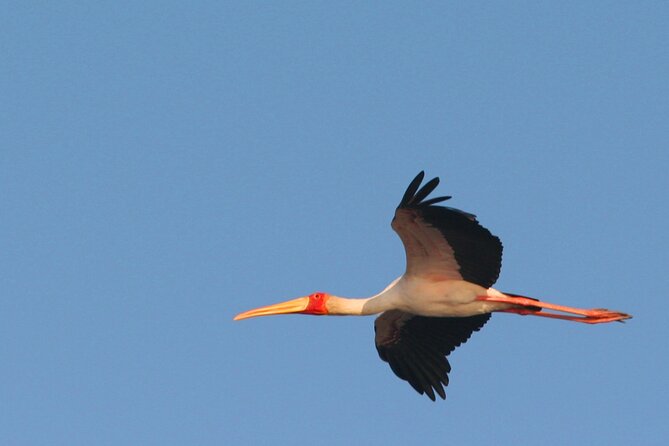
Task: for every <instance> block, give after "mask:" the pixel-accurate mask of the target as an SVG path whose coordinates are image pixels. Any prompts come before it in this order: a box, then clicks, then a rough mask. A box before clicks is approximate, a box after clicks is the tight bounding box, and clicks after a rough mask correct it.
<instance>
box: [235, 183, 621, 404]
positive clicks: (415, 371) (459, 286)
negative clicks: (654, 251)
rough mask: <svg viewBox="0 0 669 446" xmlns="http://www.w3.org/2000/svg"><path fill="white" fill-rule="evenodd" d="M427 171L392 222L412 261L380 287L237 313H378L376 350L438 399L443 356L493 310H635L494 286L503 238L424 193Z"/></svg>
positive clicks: (575, 315)
mask: <svg viewBox="0 0 669 446" xmlns="http://www.w3.org/2000/svg"><path fill="white" fill-rule="evenodd" d="M423 177H424V173H423V172H420V173H419V174H418V175H417V176H416V178H414V180H413V181H412V182H411V184H410V185H409V187H408V188H407V190H406V192H405V193H404V196H403V197H402V200H401V201H400V204H399V206H398V207H397V210H396V211H395V217H394V218H393V221H392V228H393V229H394V230H395V232H397V234H398V235H399V236H400V239H402V243H403V244H404V249H405V253H406V264H407V266H406V271H405V272H404V274H403V275H402V276H400V277H399V278H397V279H396V280H394V281H393V282H391V283H390V285H388V286H387V287H386V288H385V289H384V290H383V291H381V292H380V293H378V294H376V295H374V296H372V297H368V298H364V299H349V298H344V297H339V296H335V295H332V294H328V293H323V292H316V293H313V294H311V295H309V296H304V297H298V298H297V299H293V300H289V301H286V302H282V303H278V304H274V305H269V306H265V307H260V308H257V309H254V310H250V311H245V312H243V313H240V314H238V315H237V316H235V318H234V319H235V320H240V319H247V318H251V317H257V316H269V315H273V314H290V313H298V314H312V315H354V316H364V315H371V314H378V313H381V315H380V316H379V317H377V318H376V321H375V322H374V331H375V333H376V336H375V343H376V349H377V351H378V353H379V356H380V357H381V359H382V360H384V361H386V362H387V363H388V364H389V365H390V368H391V369H392V370H393V372H395V374H396V375H397V376H398V377H399V378H401V379H403V380H405V381H408V382H409V384H411V386H412V387H413V388H414V389H415V390H416V391H417V392H418V393H420V394H424V393H425V394H427V396H428V397H430V399H432V400H433V401H434V400H435V392H436V393H437V394H438V395H439V396H440V397H441V398H442V399H444V398H445V397H446V394H445V392H444V386H446V385H448V373H449V372H450V371H451V366H450V364H449V362H448V359H447V358H446V356H448V355H449V353H450V352H451V351H453V349H455V348H456V347H458V346H459V345H460V344H462V343H464V342H465V341H467V339H469V337H470V336H471V334H472V333H473V332H474V331H478V330H479V329H480V328H481V327H482V326H483V325H484V324H485V323H486V321H487V320H488V319H490V315H491V313H493V312H505V313H515V314H520V315H532V316H542V317H548V318H554V319H563V320H568V321H574V322H583V323H586V324H600V323H604V322H613V321H623V320H625V319H629V318H631V316H630V315H628V314H625V313H621V312H617V311H610V310H606V309H591V310H586V309H580V308H573V307H566V306H562V305H554V304H550V303H547V302H542V301H540V300H537V299H533V298H530V297H525V296H520V295H517V294H510V293H502V292H500V291H497V290H496V289H494V288H492V285H493V283H495V281H496V280H497V277H498V276H499V272H500V267H501V263H502V243H501V242H500V240H499V238H497V237H496V236H494V235H492V234H491V233H490V231H488V230H487V229H486V228H484V227H483V226H481V225H480V224H479V223H478V222H477V220H476V217H475V216H474V215H472V214H469V213H467V212H463V211H460V210H458V209H454V208H450V207H445V206H436V204H437V203H439V202H442V201H445V200H448V199H450V198H451V197H436V198H430V199H427V197H428V195H429V194H430V193H431V192H432V191H433V190H434V189H435V188H436V187H437V185H438V184H439V178H434V179H432V180H430V181H428V182H427V183H426V184H425V185H424V186H423V187H420V186H421V183H422V182H423ZM546 310H552V311H546ZM556 312H561V313H562V314H560V313H556ZM564 313H568V314H564Z"/></svg>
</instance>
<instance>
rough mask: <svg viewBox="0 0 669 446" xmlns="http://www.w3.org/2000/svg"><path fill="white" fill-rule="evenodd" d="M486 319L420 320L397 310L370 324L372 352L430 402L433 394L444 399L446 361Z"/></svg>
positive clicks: (487, 315) (448, 318)
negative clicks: (372, 330) (371, 326)
mask: <svg viewBox="0 0 669 446" xmlns="http://www.w3.org/2000/svg"><path fill="white" fill-rule="evenodd" d="M488 319H490V314H489V313H488V314H481V315H477V316H470V317H423V316H414V315H413V314H410V313H405V312H403V311H399V310H391V311H386V312H385V313H383V314H381V316H379V317H378V318H376V321H374V331H375V333H376V336H375V343H376V350H377V351H378V352H379V356H380V357H381V359H382V360H384V361H386V362H387V363H388V364H389V365H390V368H391V369H392V370H393V372H395V375H397V376H398V377H399V378H400V379H403V380H405V381H408V382H409V384H411V387H413V388H414V389H416V391H417V392H418V393H420V394H421V395H422V394H423V393H426V394H427V396H428V397H430V399H431V400H432V401H434V400H435V394H434V392H435V391H436V392H437V394H439V396H440V397H441V398H442V399H445V398H446V393H445V392H444V386H447V385H448V373H449V372H450V371H451V365H450V364H449V362H448V359H446V356H448V354H449V353H451V352H452V351H453V349H455V348H456V347H457V346H459V345H460V344H462V343H464V342H465V341H467V339H469V337H470V336H471V334H472V333H473V332H475V331H478V330H479V329H480V328H481V327H482V326H483V324H485V323H486V322H487V321H488Z"/></svg>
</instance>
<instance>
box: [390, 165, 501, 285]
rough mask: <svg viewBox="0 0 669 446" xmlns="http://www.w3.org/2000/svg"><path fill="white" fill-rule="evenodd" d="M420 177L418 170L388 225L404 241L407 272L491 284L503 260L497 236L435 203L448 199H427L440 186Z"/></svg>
mask: <svg viewBox="0 0 669 446" xmlns="http://www.w3.org/2000/svg"><path fill="white" fill-rule="evenodd" d="M424 176H425V174H424V172H420V173H419V174H418V175H417V176H416V178H414V180H413V181H412V182H411V184H410V185H409V187H408V188H407V190H406V192H405V193H404V196H403V197H402V201H400V204H399V206H398V207H397V210H396V211H395V217H394V218H393V221H392V228H393V229H394V230H395V232H397V234H398V235H399V236H400V239H402V243H403V244H404V249H405V252H406V261H407V269H406V274H408V275H411V274H413V275H420V276H425V277H431V278H434V279H459V280H466V281H468V282H472V283H475V284H478V285H480V286H482V287H485V288H489V287H491V286H492V284H493V283H495V281H496V280H497V277H498V276H499V271H500V268H501V264H502V243H501V242H500V240H499V238H497V237H496V236H494V235H492V234H491V233H490V231H488V230H487V229H486V228H484V227H483V226H481V225H480V224H479V223H478V222H477V221H476V216H474V215H472V214H469V213H467V212H463V211H460V210H458V209H454V208H450V207H445V206H435V204H436V203H439V202H441V201H445V200H448V199H450V198H451V197H436V198H431V199H427V200H426V198H427V196H428V195H429V194H430V193H431V192H432V191H433V190H434V189H435V188H436V187H437V185H438V184H439V178H433V179H432V180H430V181H428V182H427V183H426V184H425V185H424V186H423V187H422V188H421V187H420V185H421V183H422V182H423V178H424ZM419 188H420V189H419Z"/></svg>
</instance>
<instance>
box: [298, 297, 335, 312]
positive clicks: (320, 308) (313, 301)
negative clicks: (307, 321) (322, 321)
mask: <svg viewBox="0 0 669 446" xmlns="http://www.w3.org/2000/svg"><path fill="white" fill-rule="evenodd" d="M328 297H329V296H328V294H327V293H321V292H317V293H313V294H311V295H309V305H307V308H306V309H305V310H304V312H305V313H307V314H328V309H327V306H326V305H325V303H326V302H327V300H328Z"/></svg>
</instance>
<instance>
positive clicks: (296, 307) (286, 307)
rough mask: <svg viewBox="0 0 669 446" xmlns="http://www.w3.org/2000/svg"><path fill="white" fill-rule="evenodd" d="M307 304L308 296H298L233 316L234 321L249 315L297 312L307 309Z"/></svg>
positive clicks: (246, 317)
mask: <svg viewBox="0 0 669 446" xmlns="http://www.w3.org/2000/svg"><path fill="white" fill-rule="evenodd" d="M307 305H309V298H308V297H298V298H297V299H293V300H288V301H286V302H281V303H278V304H274V305H267V306H266V307H260V308H256V309H254V310H249V311H245V312H243V313H239V314H238V315H237V316H235V319H234V320H236V321H240V320H242V319H248V318H250V317H258V316H271V315H273V314H289V313H299V312H301V311H304V310H306V309H307Z"/></svg>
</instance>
